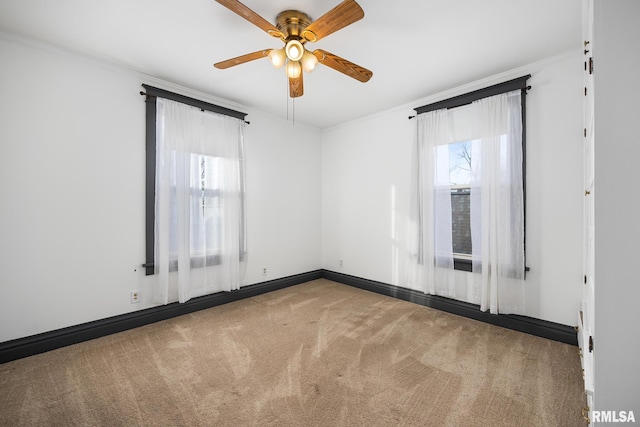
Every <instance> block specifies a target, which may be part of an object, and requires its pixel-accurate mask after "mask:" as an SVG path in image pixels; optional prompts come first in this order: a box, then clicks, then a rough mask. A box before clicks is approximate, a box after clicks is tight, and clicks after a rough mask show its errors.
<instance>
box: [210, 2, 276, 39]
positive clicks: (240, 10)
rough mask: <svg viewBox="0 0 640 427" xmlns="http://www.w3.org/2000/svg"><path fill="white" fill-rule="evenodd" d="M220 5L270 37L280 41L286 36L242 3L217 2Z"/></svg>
mask: <svg viewBox="0 0 640 427" xmlns="http://www.w3.org/2000/svg"><path fill="white" fill-rule="evenodd" d="M216 1H217V2H218V3H220V4H221V5H223V6H224V7H226V8H227V9H229V10H230V11H232V12H234V13H236V14H238V15H240V16H241V17H243V18H244V19H246V20H247V21H249V22H251V23H252V24H253V25H255V26H257V27H258V28H261V29H262V30H263V31H266V32H267V33H268V34H269V35H271V36H273V37H277V38H279V39H283V38H284V37H285V35H284V34H283V33H282V31H280V30H278V29H277V28H276V27H274V26H273V24H271V23H270V22H269V21H267V20H266V19H264V18H263V17H262V16H260V15H258V14H257V13H255V12H254V11H253V10H251V9H249V8H248V7H247V6H245V5H244V4H242V3H240V2H239V1H237V0H216Z"/></svg>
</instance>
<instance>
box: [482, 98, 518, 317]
mask: <svg viewBox="0 0 640 427" xmlns="http://www.w3.org/2000/svg"><path fill="white" fill-rule="evenodd" d="M520 97H521V94H520V91H519V90H517V91H513V92H509V93H504V94H500V95H496V96H492V97H488V98H483V99H480V100H478V101H475V102H474V103H473V104H472V115H473V118H472V132H473V136H474V141H473V143H472V152H471V159H472V165H471V171H472V182H471V234H472V245H473V249H472V252H473V253H472V258H473V272H474V273H477V274H476V275H475V276H476V277H475V278H474V280H475V281H476V285H477V286H478V287H479V288H480V295H481V297H480V309H481V310H482V311H486V310H489V311H490V312H491V313H504V314H508V313H514V314H525V313H524V269H525V265H524V197H523V180H522V178H523V177H522V160H523V157H522V111H521V99H520Z"/></svg>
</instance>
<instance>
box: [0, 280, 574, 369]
mask: <svg viewBox="0 0 640 427" xmlns="http://www.w3.org/2000/svg"><path fill="white" fill-rule="evenodd" d="M320 278H325V279H328V280H332V281H335V282H338V283H343V284H345V285H350V286H354V287H357V288H360V289H365V290H368V291H372V292H376V293H378V294H382V295H387V296H390V297H394V298H399V299H402V300H405V301H410V302H413V303H416V304H420V305H423V306H426V307H431V308H435V309H438V310H442V311H446V312H448V313H453V314H458V315H460V316H464V317H468V318H471V319H475V320H479V321H482V322H485V323H490V324H492V325H497V326H502V327H504V328H508V329H513V330H516V331H520V332H525V333H528V334H532V335H537V336H540V337H543V338H548V339H552V340H555V341H560V342H564V343H567V344H572V345H578V341H577V335H576V332H575V330H574V329H573V328H572V327H571V326H566V325H561V324H558V323H553V322H548V321H545V320H539V319H534V318H531V317H525V316H515V315H499V316H498V315H495V314H490V313H485V312H481V311H480V307H479V306H477V305H474V304H469V303H466V302H462V301H457V300H452V299H449V298H443V297H439V296H435V295H427V294H424V293H422V292H418V291H414V290H411V289H407V288H401V287H399V286H393V285H388V284H386V283H382V282H376V281H374V280H369V279H363V278H360V277H356V276H350V275H347V274H342V273H337V272H334V271H329V270H316V271H310V272H308V273H302V274H296V275H293V276H288V277H283V278H281V279H275V280H270V281H268V282H262V283H257V284H255V285H250V286H246V287H243V288H240V289H238V290H236V291H232V292H219V293H216V294H211V295H205V296H203V297H199V298H194V299H192V300H189V301H187V302H186V303H182V304H179V303H172V304H168V305H163V306H158V307H152V308H148V309H145V310H140V311H136V312H133V313H127V314H122V315H119V316H114V317H109V318H106V319H101V320H96V321H93V322H88V323H83V324H80V325H75V326H70V327H68V328H63V329H58V330H55V331H50V332H44V333H42V334H38V335H32V336H29V337H25V338H18V339H15V340H11V341H6V342H3V343H0V363H6V362H10V361H12V360H16V359H20V358H23V357H28V356H33V355H35V354H39V353H44V352H46V351H50V350H55V349H56V348H60V347H65V346H68V345H72V344H77V343H80V342H83V341H88V340H91V339H94V338H100V337H103V336H106V335H110V334H114V333H116V332H122V331H126V330H128V329H133V328H137V327H139V326H144V325H148V324H150V323H154V322H159V321H161V320H167V319H171V318H173V317H177V316H182V315H183V314H188V313H193V312H195V311H199V310H204V309H207V308H211V307H215V306H218V305H222V304H226V303H229V302H233V301H239V300H241V299H245V298H250V297H254V296H256V295H261V294H265V293H267V292H272V291H276V290H278V289H284V288H287V287H289V286H293V285H298V284H300V283H305V282H308V281H311V280H315V279H320Z"/></svg>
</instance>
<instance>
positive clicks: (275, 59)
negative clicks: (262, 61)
mask: <svg viewBox="0 0 640 427" xmlns="http://www.w3.org/2000/svg"><path fill="white" fill-rule="evenodd" d="M286 60H287V56H286V55H285V53H284V49H271V52H269V61H271V64H272V65H273V66H274V67H276V68H280V67H282V66H283V65H284V63H285V61H286Z"/></svg>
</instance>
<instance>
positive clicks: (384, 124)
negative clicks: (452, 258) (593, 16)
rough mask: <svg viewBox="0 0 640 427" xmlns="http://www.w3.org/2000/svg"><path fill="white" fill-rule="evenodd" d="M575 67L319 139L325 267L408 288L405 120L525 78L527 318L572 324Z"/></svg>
mask: <svg viewBox="0 0 640 427" xmlns="http://www.w3.org/2000/svg"><path fill="white" fill-rule="evenodd" d="M581 66H582V59H581V56H580V52H578V51H575V52H570V53H567V54H565V55H561V56H559V57H554V58H550V59H547V60H545V61H541V62H539V63H536V64H532V65H531V66H528V67H522V68H521V69H518V70H513V71H511V72H507V73H504V74H502V75H499V76H493V77H491V78H488V79H485V80H483V81H481V82H475V83H473V84H469V85H465V86H464V87H460V88H456V89H452V90H450V91H447V92H446V93H442V94H439V95H436V96H432V97H430V98H428V99H422V100H417V101H416V102H414V103H412V104H411V105H408V106H403V107H400V108H397V109H394V110H391V111H387V112H384V113H380V114H378V115H375V116H372V117H368V118H365V119H362V120H358V121H354V122H351V123H347V124H343V125H339V126H336V127H334V128H331V129H327V130H325V131H324V132H323V146H322V147H323V156H322V164H323V186H322V189H323V267H324V268H326V269H328V270H333V271H338V272H341V273H345V274H351V275H355V276H359V277H364V278H367V279H372V280H377V281H380V282H384V283H389V284H394V285H398V286H406V280H405V272H406V266H407V261H406V259H407V256H406V255H407V241H408V239H407V223H408V215H409V193H410V169H411V156H412V144H413V140H414V126H415V121H412V120H408V119H407V117H408V116H409V115H412V114H414V111H413V110H412V108H414V107H419V106H421V105H425V104H428V103H431V102H435V101H437V100H441V99H446V98H449V97H451V96H455V95H458V94H461V93H465V92H468V91H471V90H475V89H479V88H482V87H486V86H489V85H491V84H495V83H499V82H502V81H506V80H509V79H511V78H515V77H520V76H522V75H525V74H532V77H531V79H530V80H529V83H530V84H531V85H532V86H533V88H532V90H531V91H530V92H529V95H527V237H526V238H527V265H528V266H529V267H530V268H531V271H530V272H529V273H528V275H527V280H526V287H527V314H528V315H530V316H533V317H537V318H540V319H544V320H549V321H553V322H558V323H563V324H567V325H573V324H575V319H576V313H577V311H578V307H579V303H580V295H581V294H580V292H581V288H580V283H581V277H582V231H581V230H582V228H581V224H582V196H581V191H582V189H581V185H582V184H581V182H582V146H581V142H582V140H581V135H580V132H581V129H582V124H581V123H582V122H581V111H582V104H581V102H582V99H581V95H580V90H581V78H582V75H581V70H580V67H581ZM341 259H342V260H343V267H340V265H339V260H341ZM461 274H462V275H465V274H467V273H461ZM459 276H460V275H459ZM461 278H462V280H463V281H464V280H465V277H461Z"/></svg>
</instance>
